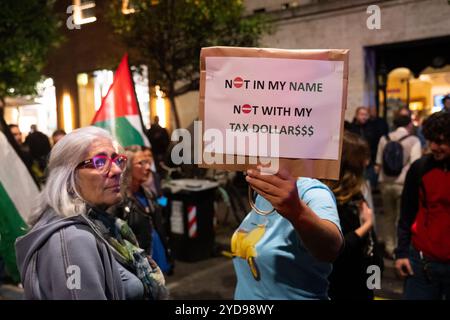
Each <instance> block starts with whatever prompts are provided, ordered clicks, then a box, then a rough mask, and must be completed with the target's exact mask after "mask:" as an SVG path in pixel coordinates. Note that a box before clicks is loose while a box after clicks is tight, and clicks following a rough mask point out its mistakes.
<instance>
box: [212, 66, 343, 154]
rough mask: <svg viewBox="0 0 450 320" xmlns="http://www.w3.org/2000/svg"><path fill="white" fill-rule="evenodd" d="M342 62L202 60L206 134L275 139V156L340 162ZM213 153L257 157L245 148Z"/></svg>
mask: <svg viewBox="0 0 450 320" xmlns="http://www.w3.org/2000/svg"><path fill="white" fill-rule="evenodd" d="M343 67H344V62H343V61H325V60H299V59H278V58H242V57H206V89H205V106H206V107H205V130H208V129H218V130H220V131H221V132H223V134H224V135H226V132H233V133H235V134H237V135H238V137H239V133H242V136H245V134H247V133H260V134H264V133H266V134H273V135H278V136H279V139H280V140H279V141H280V142H279V156H280V157H282V158H297V159H332V160H337V159H338V153H339V132H340V119H341V108H342V87H343ZM222 148H223V149H222V150H220V146H219V148H215V152H218V153H225V154H238V155H250V156H258V154H254V153H255V151H252V150H253V149H252V148H247V149H245V150H243V149H238V150H235V149H234V148H233V149H231V148H228V146H227V145H224V146H223V147H222Z"/></svg>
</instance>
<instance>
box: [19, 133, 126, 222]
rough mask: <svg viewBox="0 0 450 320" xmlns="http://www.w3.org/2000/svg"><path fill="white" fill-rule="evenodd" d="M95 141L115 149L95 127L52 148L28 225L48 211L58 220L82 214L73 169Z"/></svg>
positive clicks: (83, 211)
mask: <svg viewBox="0 0 450 320" xmlns="http://www.w3.org/2000/svg"><path fill="white" fill-rule="evenodd" d="M98 139H107V140H110V141H111V143H112V144H113V146H115V147H118V143H117V142H116V141H115V140H114V139H113V138H112V136H111V135H110V133H109V132H108V131H106V130H104V129H101V128H98V127H84V128H80V129H77V130H74V131H72V132H71V133H69V134H67V135H66V136H64V137H63V138H62V139H61V140H60V141H59V142H58V143H57V144H55V146H54V147H53V149H52V151H51V153H50V158H49V163H48V167H47V170H48V177H47V180H46V183H45V187H44V189H43V190H42V191H41V193H40V195H39V199H38V204H37V207H36V209H35V210H34V213H33V214H32V215H31V217H30V218H29V219H28V221H27V222H28V223H29V224H30V225H33V224H35V223H36V222H37V220H39V218H40V216H41V215H42V213H43V212H44V211H45V210H46V209H48V208H52V209H53V210H54V211H55V212H56V214H57V215H59V216H61V217H71V216H76V215H80V214H82V213H85V211H86V201H85V200H84V199H83V197H82V196H81V195H80V194H79V192H78V191H77V174H76V167H77V165H78V164H79V163H80V162H82V161H83V160H86V156H87V155H88V153H89V148H90V147H91V145H92V143H93V142H94V141H95V140H98Z"/></svg>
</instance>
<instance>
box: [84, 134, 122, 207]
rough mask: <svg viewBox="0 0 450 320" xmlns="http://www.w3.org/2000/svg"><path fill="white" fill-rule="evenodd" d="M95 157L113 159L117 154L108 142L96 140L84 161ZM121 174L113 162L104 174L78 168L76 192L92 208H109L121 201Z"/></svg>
mask: <svg viewBox="0 0 450 320" xmlns="http://www.w3.org/2000/svg"><path fill="white" fill-rule="evenodd" d="M97 155H104V156H107V157H109V158H114V157H115V156H116V155H117V153H116V150H115V148H114V147H113V145H112V143H111V141H110V140H108V139H98V140H95V141H94V142H93V143H92V144H91V147H90V148H89V153H88V155H87V156H86V160H87V159H91V158H92V157H94V156H97ZM121 174H122V170H121V169H120V168H119V167H118V166H117V165H116V164H115V163H114V162H113V163H112V164H111V168H110V169H109V171H107V172H106V173H102V172H100V171H99V170H97V169H96V168H80V169H78V180H77V185H78V192H79V193H80V195H81V196H82V197H83V199H84V200H86V201H87V202H88V203H89V204H91V205H93V206H96V207H103V208H105V207H106V208H107V207H110V206H112V205H114V204H116V203H118V202H119V201H120V200H121V199H122V196H121V194H120V176H121Z"/></svg>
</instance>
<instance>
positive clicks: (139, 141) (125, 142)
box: [94, 117, 145, 147]
mask: <svg viewBox="0 0 450 320" xmlns="http://www.w3.org/2000/svg"><path fill="white" fill-rule="evenodd" d="M94 126H97V127H100V128H103V129H105V130H108V131H109V132H111V134H112V135H113V137H115V138H116V139H117V141H119V143H120V144H121V145H122V147H128V146H132V145H140V146H144V145H145V144H144V139H143V138H142V135H141V133H140V132H139V131H137V130H136V128H135V127H134V126H133V125H132V124H131V123H130V121H128V119H127V118H125V117H120V118H114V119H113V120H112V121H102V122H96V123H94Z"/></svg>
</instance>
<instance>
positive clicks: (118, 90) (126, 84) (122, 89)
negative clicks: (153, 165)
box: [92, 54, 150, 147]
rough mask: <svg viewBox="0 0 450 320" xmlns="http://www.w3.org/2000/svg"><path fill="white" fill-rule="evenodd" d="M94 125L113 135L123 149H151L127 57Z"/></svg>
mask: <svg viewBox="0 0 450 320" xmlns="http://www.w3.org/2000/svg"><path fill="white" fill-rule="evenodd" d="M92 124H93V125H94V126H97V127H101V128H103V129H106V130H108V131H109V132H111V134H112V135H113V137H114V138H116V139H117V141H119V143H120V144H121V145H122V146H123V147H127V146H131V145H140V146H150V143H149V142H148V139H147V137H146V136H145V134H144V124H143V122H142V118H141V113H140V110H139V106H138V102H137V99H136V94H135V92H134V85H133V80H132V78H131V73H130V68H129V67H128V55H127V54H126V55H125V56H124V57H123V58H122V61H121V62H120V65H119V67H118V68H117V70H116V73H115V74H114V80H113V83H112V85H111V87H110V88H109V90H108V93H107V94H106V96H105V97H104V98H103V101H102V104H101V106H100V109H98V111H97V113H96V114H95V116H94V119H93V120H92Z"/></svg>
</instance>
